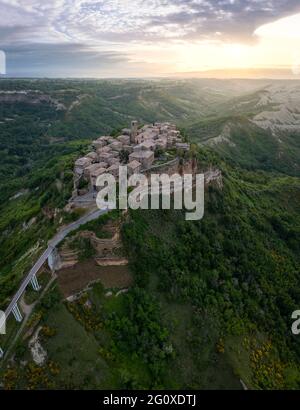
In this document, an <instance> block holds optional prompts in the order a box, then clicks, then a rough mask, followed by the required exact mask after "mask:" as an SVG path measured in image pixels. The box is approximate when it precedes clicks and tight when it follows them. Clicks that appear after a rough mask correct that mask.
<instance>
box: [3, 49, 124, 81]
mask: <svg viewBox="0 0 300 410" xmlns="http://www.w3.org/2000/svg"><path fill="white" fill-rule="evenodd" d="M5 53H6V57H7V62H8V63H7V72H8V73H9V75H10V76H12V77H20V76H21V77H22V76H33V77H35V76H36V77H39V76H45V77H46V76H47V77H51V76H53V75H54V76H61V77H64V76H73V77H76V75H78V76H82V74H84V73H85V74H86V75H87V76H93V75H95V76H97V74H99V72H101V71H105V72H107V73H108V74H109V71H110V70H112V71H113V69H116V68H118V69H119V70H120V69H122V67H123V66H124V64H126V63H127V62H128V58H127V57H126V55H122V54H119V53H116V52H109V51H107V52H100V51H98V50H93V49H90V48H86V47H85V46H84V45H82V44H71V43H69V44H40V43H33V44H29V45H18V46H10V47H7V48H6V49H5Z"/></svg>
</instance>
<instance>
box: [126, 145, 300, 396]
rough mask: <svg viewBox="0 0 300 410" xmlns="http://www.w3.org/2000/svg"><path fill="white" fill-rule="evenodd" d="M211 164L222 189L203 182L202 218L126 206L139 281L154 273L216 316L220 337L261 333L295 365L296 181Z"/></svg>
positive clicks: (145, 284)
mask: <svg viewBox="0 0 300 410" xmlns="http://www.w3.org/2000/svg"><path fill="white" fill-rule="evenodd" d="M209 155H210V154H209V153H208V152H207V153H206V157H209ZM201 158H203V152H202V153H200V154H199V159H200V160H201ZM214 158H215V156H214ZM216 165H217V166H219V167H220V168H222V170H223V182H224V187H223V189H222V190H221V189H220V188H218V187H216V186H214V185H211V186H209V187H208V188H207V191H206V203H205V206H206V210H205V216H204V218H203V219H202V220H201V221H195V222H187V221H185V219H184V214H183V213H182V214H181V213H180V212H179V211H172V210H171V211H162V210H160V211H132V212H131V219H130V223H128V224H127V225H125V226H124V230H123V234H124V243H125V244H126V246H127V250H128V252H129V253H130V255H131V257H132V259H133V267H134V271H135V278H136V282H137V283H138V285H139V286H140V287H141V288H142V289H149V286H150V284H151V282H152V279H151V278H152V277H153V275H154V276H155V277H157V281H158V284H157V289H158V290H159V291H160V292H161V293H162V294H164V295H165V297H166V298H167V299H168V300H169V301H170V303H172V302H175V301H177V302H178V301H181V302H182V303H191V304H192V305H193V306H194V308H195V310H196V311H197V312H200V317H201V316H203V315H205V312H210V313H211V314H213V315H216V317H218V320H220V328H219V336H220V337H226V336H229V335H245V334H253V332H257V333H258V334H259V333H261V332H262V333H265V334H267V335H269V337H271V338H272V340H273V343H274V345H275V346H276V348H277V349H278V352H279V357H280V359H281V360H283V362H284V363H286V366H289V365H294V364H295V363H298V365H299V357H300V348H299V343H298V341H297V340H296V337H295V336H293V335H292V333H291V314H292V312H293V311H294V310H296V309H299V300H300V261H299V239H298V238H299V234H300V215H299V202H298V201H299V195H300V186H299V182H298V180H297V178H292V177H284V178H283V177H277V178H276V177H275V176H274V175H272V176H271V175H267V174H264V173H261V174H259V173H256V174H255V179H254V174H253V173H249V172H247V171H244V170H237V169H232V168H230V167H229V166H226V165H225V164H224V163H221V162H219V164H216ZM170 226H171V227H172V228H171V229H170ZM270 377H273V375H270ZM295 380H298V382H299V380H300V378H299V373H298V374H297V375H296V376H295ZM295 380H293V382H292V385H293V386H294V382H295ZM286 383H287V384H286V385H285V386H286V387H289V386H288V383H289V382H288V381H286ZM260 387H265V388H267V387H268V384H267V383H265V384H263V383H262V385H261V386H260Z"/></svg>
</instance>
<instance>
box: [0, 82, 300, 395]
mask: <svg viewBox="0 0 300 410" xmlns="http://www.w3.org/2000/svg"><path fill="white" fill-rule="evenodd" d="M267 85H268V83H266V82H262V81H255V82H251V81H249V82H247V81H236V82H234V81H215V80H179V81H177V80H176V81H175V80H156V81H127V80H124V81H121V80H118V81H117V80H115V81H79V80H78V81H75V80H70V81H67V80H5V81H4V80H1V81H0V88H1V91H18V92H19V91H24V90H27V94H22V96H21V97H18V98H20V99H21V100H19V101H15V100H14V98H15V97H16V95H14V94H15V93H13V94H8V95H9V97H7V95H5V94H3V93H0V152H1V156H2V162H1V164H0V176H1V180H0V194H1V195H0V211H1V216H0V308H5V307H6V306H7V304H8V302H9V299H10V297H11V296H12V294H13V292H14V291H15V290H16V289H17V287H18V285H19V283H20V281H21V280H22V277H23V276H24V274H25V273H26V272H27V271H28V269H29V268H30V267H31V266H32V262H33V261H34V260H35V259H36V258H37V255H38V254H39V253H41V252H42V250H43V249H44V247H45V245H46V242H47V240H48V239H50V238H51V237H52V236H53V234H54V232H55V231H56V229H57V228H58V227H59V226H62V225H63V224H67V223H70V222H71V221H72V220H75V219H76V218H78V217H79V216H80V212H72V213H67V212H65V211H64V206H65V205H66V203H67V200H68V198H69V197H70V195H71V191H72V182H73V181H72V179H73V174H72V169H73V164H74V160H75V159H76V158H77V157H79V156H80V155H81V154H83V153H85V152H86V150H87V149H88V146H89V144H90V142H91V140H92V139H93V138H94V137H96V136H99V135H101V134H112V135H114V134H116V133H117V131H118V129H120V128H122V127H124V126H128V123H129V122H130V121H131V119H138V120H139V122H140V123H144V122H151V121H159V120H164V121H170V122H174V123H175V124H176V125H177V126H178V127H181V129H183V131H184V133H185V135H186V136H187V138H188V139H190V140H191V141H192V142H195V143H197V144H198V148H197V150H196V155H197V161H198V164H199V167H200V168H201V169H207V168H208V167H211V166H213V167H216V168H218V169H220V170H221V171H222V178H223V187H222V188H220V187H218V186H217V185H214V184H211V185H210V186H209V187H208V188H207V190H206V195H205V201H206V202H205V215H204V218H203V219H202V220H201V221H196V222H187V221H185V219H184V213H181V212H179V211H162V210H156V211H131V212H130V213H129V215H128V218H127V219H125V220H124V221H123V225H122V241H123V246H124V248H125V253H126V256H127V257H128V258H129V261H130V265H129V266H130V271H131V272H132V276H133V285H132V286H131V287H130V288H129V290H128V292H127V293H121V294H119V295H118V296H116V295H117V294H118V291H119V289H117V288H112V289H104V288H103V286H102V285H100V284H97V285H95V286H92V287H91V288H90V289H88V290H86V291H85V292H84V293H83V294H82V295H81V297H80V298H79V299H78V300H77V301H76V302H73V303H70V302H66V301H65V300H64V298H63V296H62V294H61V292H60V290H59V287H58V285H57V284H56V282H54V283H53V284H52V286H51V287H50V289H49V290H48V291H47V292H46V293H45V295H44V296H43V298H42V299H41V300H39V302H38V303H37V305H36V306H35V308H34V311H33V313H32V315H31V317H30V319H29V323H28V324H27V326H26V327H25V329H24V330H23V333H22V335H21V337H20V338H19V339H18V343H17V344H16V345H15V346H14V347H13V349H12V351H11V354H12V356H11V357H14V360H13V361H5V362H4V363H2V367H0V381H1V382H3V383H4V388H31V389H34V388H60V389H64V388H69V389H80V388H85V389H89V388H90V389H94V388H107V389H111V388H129V389H131V388H163V387H164V388H203V389H215V388H220V389H240V388H242V384H241V381H240V380H242V381H243V383H245V384H246V385H247V387H249V388H258V389H295V388H300V372H299V369H300V363H299V357H300V350H299V340H298V339H297V336H292V334H291V323H292V320H291V314H292V312H293V311H294V310H297V309H299V302H300V260H299V255H300V245H299V234H300V217H299V215H300V179H299V176H300V175H299V172H300V169H299V163H300V162H299V161H300V145H299V134H298V132H297V131H295V130H294V131H291V130H290V131H289V132H283V131H282V132H281V133H280V132H279V131H278V132H277V131H276V133H275V132H272V131H271V130H270V129H263V128H261V127H259V126H258V125H257V124H255V123H254V122H253V115H256V114H257V113H258V112H260V111H259V110H260V108H259V106H258V105H257V104H258V102H259V101H260V98H261V96H262V95H263V97H264V96H265V95H264V93H265V91H261V89H263V90H264V87H266V86H267ZM275 85H276V84H275ZM257 90H258V91H257ZM271 91H272V90H271ZM268 93H270V92H269V91H268ZM11 95H13V97H11ZM267 97H268V98H269V94H268V95H267ZM11 98H12V100H11ZM37 99H38V100H37ZM273 108H274V110H276V109H278V104H277V105H276V107H275V105H274V107H273V105H272V109H273ZM265 109H266V107H265V106H264V110H265ZM295 118H296V116H295ZM295 121H296V120H295ZM274 123H275V124H276V121H275V120H274ZM220 135H221V138H220ZM96 225H97V223H96ZM96 225H95V226H96ZM91 226H93V224H91V225H89V229H91ZM97 226H98V225H97ZM101 226H102V225H101V224H100V225H99V226H98V228H97V229H98V230H99V229H100V230H101ZM108 290H109V291H111V292H112V294H111V295H110V296H107V291H108ZM28 297H31V296H30V295H29V296H28ZM8 328H9V329H8V335H7V336H6V338H5V340H4V339H1V338H0V346H3V347H5V348H7V347H8V346H9V345H10V343H11V341H12V340H13V338H14V335H15V334H16V325H15V322H14V321H13V318H11V319H10V320H9V323H8ZM37 329H40V340H41V344H42V346H43V348H44V349H45V350H46V352H47V360H46V362H45V364H44V365H43V366H37V365H36V364H34V362H33V360H32V354H31V352H30V349H29V346H28V342H29V338H30V337H31V336H32V333H31V334H29V333H30V331H31V332H32V331H33V330H35V331H36V330H37ZM1 337H2V336H1ZM174 369H176V371H174Z"/></svg>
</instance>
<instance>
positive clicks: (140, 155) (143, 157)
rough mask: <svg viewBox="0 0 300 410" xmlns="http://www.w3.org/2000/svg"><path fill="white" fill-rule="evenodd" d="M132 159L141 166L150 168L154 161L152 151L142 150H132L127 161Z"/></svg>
mask: <svg viewBox="0 0 300 410" xmlns="http://www.w3.org/2000/svg"><path fill="white" fill-rule="evenodd" d="M134 160H136V161H138V162H140V163H141V164H142V167H143V168H145V169H147V168H150V167H151V165H152V164H153V161H154V152H153V151H144V150H140V151H134V152H132V153H131V154H130V155H129V161H130V162H131V161H134Z"/></svg>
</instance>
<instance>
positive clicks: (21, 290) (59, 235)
mask: <svg viewBox="0 0 300 410" xmlns="http://www.w3.org/2000/svg"><path fill="white" fill-rule="evenodd" d="M107 212H108V209H97V210H95V211H92V212H90V213H88V214H86V215H84V216H83V217H81V218H79V219H78V220H77V221H75V222H72V223H71V224H70V225H68V226H66V227H65V228H63V229H62V230H61V231H60V232H58V233H57V234H56V235H55V236H54V238H52V239H51V240H50V241H49V242H48V248H47V249H46V250H45V251H44V252H43V253H42V255H41V256H40V257H39V258H38V260H37V261H36V263H35V264H34V265H33V267H32V268H31V270H30V271H29V273H28V274H27V276H26V277H25V278H24V279H23V282H22V283H21V286H20V287H19V289H18V291H17V292H16V294H15V295H14V297H13V298H12V300H11V302H10V304H9V305H8V307H7V309H6V310H5V317H6V318H8V316H9V315H10V314H11V312H12V310H13V308H14V306H15V305H16V304H17V303H18V301H19V299H20V297H21V296H22V294H23V293H24V291H25V289H26V287H27V285H28V283H29V282H30V281H31V279H32V278H33V276H34V275H36V274H37V272H38V271H39V269H40V268H41V267H42V265H43V264H44V263H45V262H46V260H47V259H48V257H49V256H50V255H51V253H52V252H53V250H54V249H55V247H56V246H57V245H58V244H59V243H60V242H61V241H62V240H63V239H64V238H65V237H66V236H67V235H68V234H69V233H70V232H72V231H75V230H76V229H78V228H79V227H80V226H81V225H84V224H86V223H87V222H90V221H93V220H94V219H97V218H99V217H100V216H101V215H103V214H105V213H107Z"/></svg>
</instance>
